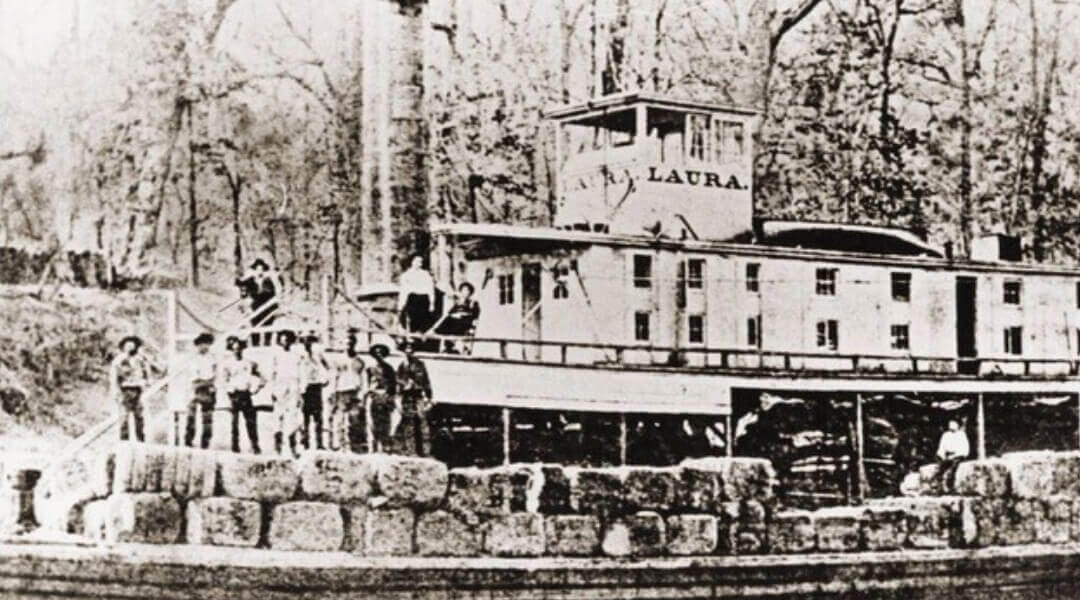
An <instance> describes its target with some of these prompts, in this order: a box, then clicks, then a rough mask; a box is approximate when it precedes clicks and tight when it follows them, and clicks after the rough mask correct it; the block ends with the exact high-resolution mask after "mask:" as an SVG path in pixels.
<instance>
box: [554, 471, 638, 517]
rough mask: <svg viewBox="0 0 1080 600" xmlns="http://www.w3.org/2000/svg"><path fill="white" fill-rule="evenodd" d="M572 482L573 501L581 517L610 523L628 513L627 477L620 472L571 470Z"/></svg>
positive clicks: (571, 497)
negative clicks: (596, 518)
mask: <svg viewBox="0 0 1080 600" xmlns="http://www.w3.org/2000/svg"><path fill="white" fill-rule="evenodd" d="M567 474H568V475H569V476H570V478H571V482H572V483H571V488H570V494H571V496H570V501H571V505H572V507H573V508H574V510H575V511H576V512H578V513H581V514H587V515H595V516H597V517H600V520H602V521H606V520H610V519H613V518H615V517H618V516H620V515H622V514H625V513H626V502H625V497H626V495H625V487H624V477H625V474H626V471H625V470H624V469H620V468H613V467H609V468H572V469H567Z"/></svg>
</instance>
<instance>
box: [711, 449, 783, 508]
mask: <svg viewBox="0 0 1080 600" xmlns="http://www.w3.org/2000/svg"><path fill="white" fill-rule="evenodd" d="M727 460H728V461H729V462H728V469H727V471H726V472H725V473H724V476H723V480H722V481H723V485H724V499H725V500H728V501H732V500H753V501H757V502H769V501H771V500H772V499H773V498H774V497H775V496H776V484H777V480H776V471H774V470H773V466H772V463H771V462H769V461H768V460H767V459H764V458H730V459H727Z"/></svg>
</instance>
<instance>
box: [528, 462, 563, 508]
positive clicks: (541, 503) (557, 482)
mask: <svg viewBox="0 0 1080 600" xmlns="http://www.w3.org/2000/svg"><path fill="white" fill-rule="evenodd" d="M540 474H541V478H542V479H541V484H540V494H539V497H538V498H537V503H538V506H537V508H536V510H537V512H541V513H544V514H545V515H562V514H567V513H569V512H571V508H570V478H569V477H567V475H566V472H565V470H564V469H563V467H562V466H561V465H553V464H544V465H540Z"/></svg>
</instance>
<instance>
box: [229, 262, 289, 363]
mask: <svg viewBox="0 0 1080 600" xmlns="http://www.w3.org/2000/svg"><path fill="white" fill-rule="evenodd" d="M236 285H237V287H239V288H240V295H241V296H246V297H248V298H250V299H251V326H252V327H253V328H259V327H270V326H271V325H273V324H274V314H275V312H277V306H276V303H277V302H278V298H277V295H278V294H279V292H280V289H279V288H280V281H279V280H278V278H277V277H276V276H274V274H273V273H272V269H271V268H270V263H269V262H268V261H267V260H266V259H264V258H262V257H259V258H256V259H255V260H253V261H252V262H251V267H250V268H249V269H248V272H247V273H245V274H244V276H243V277H241V278H240V279H237V280H236ZM272 339H273V334H272V333H271V332H258V331H256V332H252V334H251V345H252V346H258V345H260V343H265V344H266V345H269V344H270V343H271V340H272Z"/></svg>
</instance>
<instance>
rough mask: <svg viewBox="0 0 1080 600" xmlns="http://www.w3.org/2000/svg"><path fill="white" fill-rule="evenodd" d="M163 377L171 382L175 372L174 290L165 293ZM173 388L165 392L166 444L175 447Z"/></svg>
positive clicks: (177, 437)
mask: <svg viewBox="0 0 1080 600" xmlns="http://www.w3.org/2000/svg"><path fill="white" fill-rule="evenodd" d="M165 323H166V324H165V377H166V378H168V379H169V381H172V376H173V374H174V373H175V372H176V337H177V336H176V328H177V327H178V326H179V324H178V323H177V320H176V290H169V291H167V292H165ZM172 393H173V386H172V385H170V386H169V387H168V388H167V389H166V390H165V410H166V411H167V412H169V413H170V415H169V438H168V443H169V444H171V445H173V446H177V445H179V444H180V426H179V421H178V419H177V418H176V415H175V414H172V406H170V402H169V400H170V396H171V395H172Z"/></svg>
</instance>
